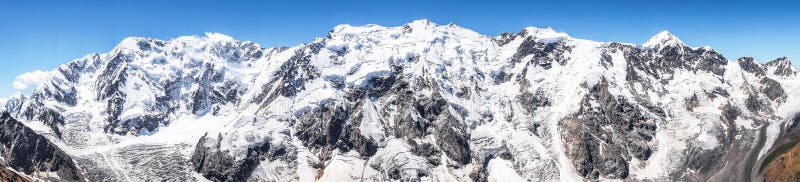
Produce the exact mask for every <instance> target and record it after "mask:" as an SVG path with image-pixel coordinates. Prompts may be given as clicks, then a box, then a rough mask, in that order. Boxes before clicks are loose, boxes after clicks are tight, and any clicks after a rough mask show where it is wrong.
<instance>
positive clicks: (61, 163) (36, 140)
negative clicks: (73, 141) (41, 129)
mask: <svg viewBox="0 0 800 182" xmlns="http://www.w3.org/2000/svg"><path fill="white" fill-rule="evenodd" d="M0 131H2V132H0V143H1V144H2V147H0V154H2V155H3V156H2V157H3V162H4V163H5V165H6V166H8V167H11V168H13V169H15V170H18V171H20V172H23V173H25V174H31V175H34V176H39V177H43V178H45V179H48V178H47V177H46V176H44V175H45V174H40V173H41V172H53V173H55V174H56V175H57V176H56V178H55V179H60V180H66V181H85V179H84V176H83V174H82V171H80V169H79V168H78V166H77V165H76V164H75V163H74V162H73V161H72V158H71V157H70V156H68V155H67V154H66V153H64V151H61V149H59V148H58V147H57V146H56V145H55V144H53V143H51V142H50V141H48V140H47V139H46V138H45V137H43V136H41V135H39V134H36V132H34V131H33V130H31V129H30V128H28V127H26V126H25V125H23V124H22V123H20V122H19V121H17V120H15V119H13V118H11V116H10V115H9V114H8V113H2V116H0ZM40 175H43V176H40Z"/></svg>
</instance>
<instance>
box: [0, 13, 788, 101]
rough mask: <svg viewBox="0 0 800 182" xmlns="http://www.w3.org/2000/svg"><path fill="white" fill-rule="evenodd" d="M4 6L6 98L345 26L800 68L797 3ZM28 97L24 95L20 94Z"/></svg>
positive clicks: (305, 38) (0, 35) (1, 49)
mask: <svg viewBox="0 0 800 182" xmlns="http://www.w3.org/2000/svg"><path fill="white" fill-rule="evenodd" d="M80 2H82V3H77V4H76V3H69V2H65V1H34V0H27V1H13V0H12V1H3V2H2V3H0V62H3V63H5V64H3V66H2V67H0V96H7V95H10V94H13V93H14V92H15V89H14V88H13V87H12V82H13V81H14V80H15V79H16V77H17V76H18V75H20V74H23V73H25V72H30V71H34V70H51V69H54V68H55V67H57V66H58V65H60V64H62V63H66V62H68V61H70V60H72V59H75V58H79V57H82V56H83V55H86V54H90V53H93V52H100V53H103V52H107V51H109V50H111V49H112V48H113V47H114V46H115V45H116V44H117V43H118V42H119V41H120V40H122V39H123V38H125V37H129V36H141V37H155V38H161V39H170V38H174V37H177V36H182V35H202V34H203V33H204V32H220V33H223V34H227V35H230V36H233V37H234V38H237V39H240V40H252V41H254V42H257V43H259V44H261V45H262V46H282V45H286V46H292V45H296V44H299V43H303V42H309V41H311V40H313V38H315V37H322V36H324V35H325V34H326V33H327V32H328V31H329V30H331V29H332V28H333V27H334V26H336V25H338V24H345V23H347V24H352V25H363V24H370V23H371V24H380V25H385V26H396V25H401V24H404V23H407V22H410V21H412V20H415V19H423V18H427V19H429V20H431V21H433V22H436V23H440V24H447V23H451V22H452V23H456V24H458V25H461V26H463V27H466V28H469V29H472V30H475V31H477V32H480V33H482V34H485V35H497V34H499V33H501V32H518V31H520V30H521V29H522V28H523V27H528V26H536V27H547V26H550V27H553V28H554V29H556V30H557V31H560V32H566V33H568V34H570V36H572V37H577V38H584V39H591V40H596V41H619V42H628V43H637V44H641V43H643V42H644V41H646V40H647V39H648V38H649V37H650V36H652V35H654V34H656V33H658V32H660V31H662V30H669V31H670V32H672V33H673V34H675V35H677V36H678V37H679V38H680V39H681V40H683V41H684V42H685V43H687V44H689V45H691V46H702V45H710V46H712V47H714V48H715V49H717V50H718V51H720V52H721V53H723V54H724V55H726V57H728V58H729V59H736V58H738V57H741V56H752V57H755V58H756V59H759V61H762V62H766V61H769V60H772V59H775V58H777V57H781V56H787V57H789V58H790V59H793V60H794V61H795V64H797V61H798V60H800V48H799V47H800V46H798V44H797V43H798V42H800V3H797V2H790V1H787V2H777V1H772V2H770V1H696V2H695V1H669V2H665V1H649V0H637V1H614V2H605V1H570V2H559V1H415V0H411V1H382V0H379V1H347V0H339V1H303V2H299V1H288V0H287V1H151V0H139V1H122V0H120V1H80ZM23 91H24V90H23Z"/></svg>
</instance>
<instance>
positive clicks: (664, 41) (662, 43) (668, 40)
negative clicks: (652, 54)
mask: <svg viewBox="0 0 800 182" xmlns="http://www.w3.org/2000/svg"><path fill="white" fill-rule="evenodd" d="M685 45H686V44H684V43H683V41H681V39H678V37H676V36H675V35H673V34H672V33H670V32H669V31H666V30H665V31H661V32H660V33H658V34H656V35H654V36H653V37H651V38H650V39H648V40H647V42H644V44H642V46H643V47H645V48H660V47H667V46H685Z"/></svg>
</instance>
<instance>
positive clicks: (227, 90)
mask: <svg viewBox="0 0 800 182" xmlns="http://www.w3.org/2000/svg"><path fill="white" fill-rule="evenodd" d="M651 40H653V41H654V42H653V41H647V42H646V43H645V44H647V45H636V44H628V43H617V42H595V41H590V40H585V39H577V38H572V37H570V36H569V35H567V34H566V33H560V32H556V31H555V30H553V29H552V28H531V27H528V28H524V29H523V30H522V31H521V32H519V33H504V34H501V35H497V36H485V35H481V34H479V33H477V32H474V31H471V30H469V29H466V28H463V27H459V26H457V25H455V24H448V25H438V24H435V23H431V22H430V21H428V20H417V21H413V22H411V23H408V24H404V25H401V26H397V27H383V26H379V25H366V26H360V27H353V26H350V25H339V26H336V27H335V28H333V29H332V30H331V31H330V32H329V33H328V35H327V36H326V37H324V38H317V39H315V40H314V41H312V42H310V43H305V44H301V45H298V46H295V47H273V48H262V47H261V46H259V45H258V44H257V43H254V42H250V41H238V40H235V39H233V38H231V37H229V36H226V35H222V34H218V33H207V34H206V37H197V36H188V37H187V36H185V37H178V38H175V39H171V40H167V41H164V40H158V39H149V38H135V37H132V38H126V39H124V40H123V41H121V43H120V44H119V45H118V46H116V47H115V48H114V49H113V50H112V51H111V52H109V53H105V54H90V55H87V56H85V57H83V58H80V59H77V60H74V61H72V62H70V63H67V64H64V65H62V66H59V68H57V69H56V70H54V71H52V74H53V75H52V78H51V79H50V80H49V81H48V82H45V83H43V84H42V85H40V86H39V87H37V88H36V89H35V90H34V92H33V93H32V94H31V96H29V97H24V96H23V97H16V99H11V100H9V102H7V103H10V104H4V105H5V107H4V108H5V109H6V111H9V112H11V113H12V115H14V116H15V118H19V119H20V120H22V121H23V123H25V124H26V126H28V127H30V128H32V129H34V130H35V131H37V133H41V134H43V135H44V136H47V137H48V139H49V140H53V141H57V142H54V143H56V145H58V147H61V148H64V151H66V152H67V154H69V155H70V156H72V157H73V158H75V161H77V162H76V163H78V165H90V166H92V168H89V169H86V170H87V171H97V172H90V173H89V174H87V175H86V176H87V178H89V179H105V180H122V179H125V180H157V179H182V180H200V179H202V178H208V179H211V180H215V181H228V180H237V181H241V180H283V179H285V180H292V181H294V180H299V181H305V180H315V179H319V180H334V181H335V180H358V179H362V180H363V179H368V180H385V179H403V180H415V179H423V178H424V179H432V180H445V179H452V180H457V181H470V180H475V181H482V180H489V181H491V180H502V177H508V178H514V179H528V180H580V179H591V180H595V179H633V180H644V179H654V180H659V179H661V180H709V179H714V177H716V176H725V175H724V174H745V173H747V174H749V173H751V171H752V170H751V169H752V168H753V167H752V163H741V164H740V163H738V162H733V163H735V165H723V164H722V163H719V162H715V161H712V160H713V159H720V160H721V159H723V158H734V159H743V160H742V161H759V160H760V159H762V157H764V156H766V153H767V151H769V150H770V147H771V146H770V145H771V143H770V142H773V141H774V140H775V138H778V137H780V136H779V135H780V131H781V128H782V126H784V125H787V123H789V122H787V121H788V118H792V117H793V116H795V115H796V113H797V112H798V111H799V110H798V108H800V102H798V101H797V100H796V99H797V98H795V97H794V94H792V93H793V92H794V91H795V90H797V88H800V84H798V83H796V82H794V81H792V80H793V79H795V78H796V68H795V67H794V66H793V65H791V62H790V61H788V59H777V60H775V61H772V62H770V63H764V64H762V63H757V62H755V61H754V60H753V59H752V58H742V59H739V60H738V61H737V62H731V61H728V60H727V59H726V58H725V57H724V56H722V55H721V54H720V53H718V52H716V51H714V50H713V49H710V48H709V47H689V46H687V45H685V44H683V43H682V42H681V41H680V39H678V38H677V37H675V36H674V35H672V34H671V33H669V32H666V31H665V32H662V33H659V34H657V35H655V36H654V37H653V38H651ZM648 43H652V44H648ZM728 63H736V64H728ZM690 126H692V127H690ZM693 127H697V128H696V129H695V128H693ZM150 140H154V141H150ZM752 143H759V144H763V145H764V146H763V148H752V149H748V150H744V149H735V148H736V147H738V146H746V145H747V144H752ZM173 148H174V149H176V150H175V151H178V152H171V151H170V149H173ZM148 152H149V153H148ZM674 153H679V155H680V157H677V158H676V157H674V156H673V154H674ZM740 153H742V154H741V155H738V154H740ZM143 156H147V157H143ZM137 157H138V158H143V159H134V158H137ZM398 157H399V158H398ZM744 159H747V160H744ZM109 161H112V162H109ZM141 161H145V162H141ZM157 161H171V162H170V163H171V164H164V163H159V162H157ZM126 162H127V163H126ZM122 163H124V164H122ZM357 164H358V165H357ZM732 166H733V167H732ZM756 166H758V165H756ZM87 168H88V167H87ZM165 168H174V169H178V170H172V171H168V170H166V169H165ZM170 174H172V175H173V176H170ZM356 174H358V175H356ZM500 174H503V175H500ZM757 176H758V175H754V176H748V177H743V178H742V179H744V178H749V179H756V178H757ZM751 177H752V178H751ZM134 178H135V179H134Z"/></svg>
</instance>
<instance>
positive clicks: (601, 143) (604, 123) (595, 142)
mask: <svg viewBox="0 0 800 182" xmlns="http://www.w3.org/2000/svg"><path fill="white" fill-rule="evenodd" d="M650 113H652V112H651V111H648V110H646V109H643V108H640V107H638V106H636V105H634V104H632V103H630V102H629V101H627V100H626V99H625V98H623V97H617V96H614V95H612V94H611V93H609V91H608V82H607V81H606V80H605V79H602V81H601V82H600V83H598V84H597V85H594V86H592V87H591V88H590V90H589V94H587V95H586V96H585V97H584V98H583V100H582V101H581V108H580V109H579V110H578V112H577V113H575V114H573V115H572V116H569V117H567V118H565V119H563V120H562V121H561V122H560V123H561V124H560V125H561V127H562V128H563V130H562V132H563V133H562V136H564V138H563V140H564V145H565V149H566V151H565V152H566V154H567V156H569V157H570V158H571V159H572V164H573V165H574V167H575V168H576V170H578V173H579V174H581V175H583V176H584V177H586V178H589V179H598V177H601V176H602V177H603V178H626V177H628V175H629V172H630V171H629V169H628V168H629V167H628V165H629V162H628V161H630V159H631V158H636V159H638V160H642V161H646V160H647V159H648V158H650V155H651V154H652V152H653V149H651V147H652V145H653V144H651V143H650V141H651V140H652V139H653V137H654V136H655V131H656V122H657V120H658V119H656V118H657V117H654V116H652V115H651V114H650Z"/></svg>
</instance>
